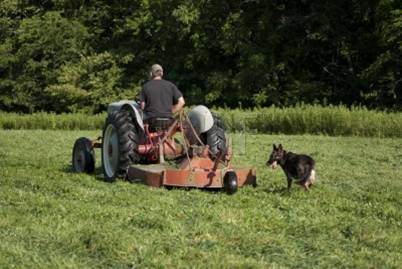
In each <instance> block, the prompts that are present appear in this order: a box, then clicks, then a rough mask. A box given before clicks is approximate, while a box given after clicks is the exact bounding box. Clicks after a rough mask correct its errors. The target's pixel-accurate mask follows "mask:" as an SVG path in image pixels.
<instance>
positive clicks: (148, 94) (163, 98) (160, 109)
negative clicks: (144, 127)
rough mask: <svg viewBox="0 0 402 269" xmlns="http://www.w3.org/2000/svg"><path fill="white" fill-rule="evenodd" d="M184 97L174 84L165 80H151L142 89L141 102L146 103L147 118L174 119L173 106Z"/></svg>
mask: <svg viewBox="0 0 402 269" xmlns="http://www.w3.org/2000/svg"><path fill="white" fill-rule="evenodd" d="M182 96H183V94H182V93H181V92H180V91H179V89H177V87H176V85H174V84H173V83H172V82H170V81H167V80H164V79H161V80H150V81H148V82H147V83H145V84H144V86H143V88H142V91H141V95H140V101H141V102H145V109H144V111H145V113H146V114H147V117H149V118H154V117H172V106H173V105H175V104H177V102H178V100H179V98H180V97H182Z"/></svg>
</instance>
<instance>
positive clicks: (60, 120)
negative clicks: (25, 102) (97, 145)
mask: <svg viewBox="0 0 402 269" xmlns="http://www.w3.org/2000/svg"><path fill="white" fill-rule="evenodd" d="M105 118H106V114H97V115H86V114H54V113H45V112H40V113H34V114H17V113H4V112H1V113H0V129H6V130H7V129H14V130H15V129H17V130H19V129H25V130H33V129H42V130H98V129H99V130H100V129H101V128H102V126H103V124H104V123H105Z"/></svg>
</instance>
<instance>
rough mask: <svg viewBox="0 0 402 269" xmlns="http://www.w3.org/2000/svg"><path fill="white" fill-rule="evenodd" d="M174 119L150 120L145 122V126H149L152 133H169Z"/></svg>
mask: <svg viewBox="0 0 402 269" xmlns="http://www.w3.org/2000/svg"><path fill="white" fill-rule="evenodd" d="M173 121H174V119H173V118H159V117H157V118H149V119H146V120H145V121H144V123H145V124H148V126H149V131H150V132H157V131H167V129H169V127H170V125H172V123H173Z"/></svg>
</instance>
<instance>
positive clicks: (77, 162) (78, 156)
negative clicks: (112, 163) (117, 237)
mask: <svg viewBox="0 0 402 269" xmlns="http://www.w3.org/2000/svg"><path fill="white" fill-rule="evenodd" d="M72 163H73V171H74V172H77V173H88V174H90V173H93V172H94V170H95V151H94V148H93V146H92V142H91V140H89V139H88V138H86V137H80V138H78V139H77V140H76V141H75V143H74V147H73V154H72Z"/></svg>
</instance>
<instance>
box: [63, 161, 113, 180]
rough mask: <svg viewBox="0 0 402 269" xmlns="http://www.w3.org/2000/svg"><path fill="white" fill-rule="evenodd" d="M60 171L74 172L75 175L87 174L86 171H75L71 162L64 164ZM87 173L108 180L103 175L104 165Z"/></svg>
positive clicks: (97, 178) (98, 178)
mask: <svg viewBox="0 0 402 269" xmlns="http://www.w3.org/2000/svg"><path fill="white" fill-rule="evenodd" d="M59 171H60V172H62V173H66V174H74V175H79V174H86V173H84V172H83V173H77V172H74V170H73V166H72V165H71V164H70V165H64V166H63V167H62V168H61V169H59ZM86 175H89V176H92V177H94V178H95V179H96V180H99V181H103V182H106V180H105V178H104V177H103V169H102V167H95V170H94V171H93V172H92V173H90V174H86Z"/></svg>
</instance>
